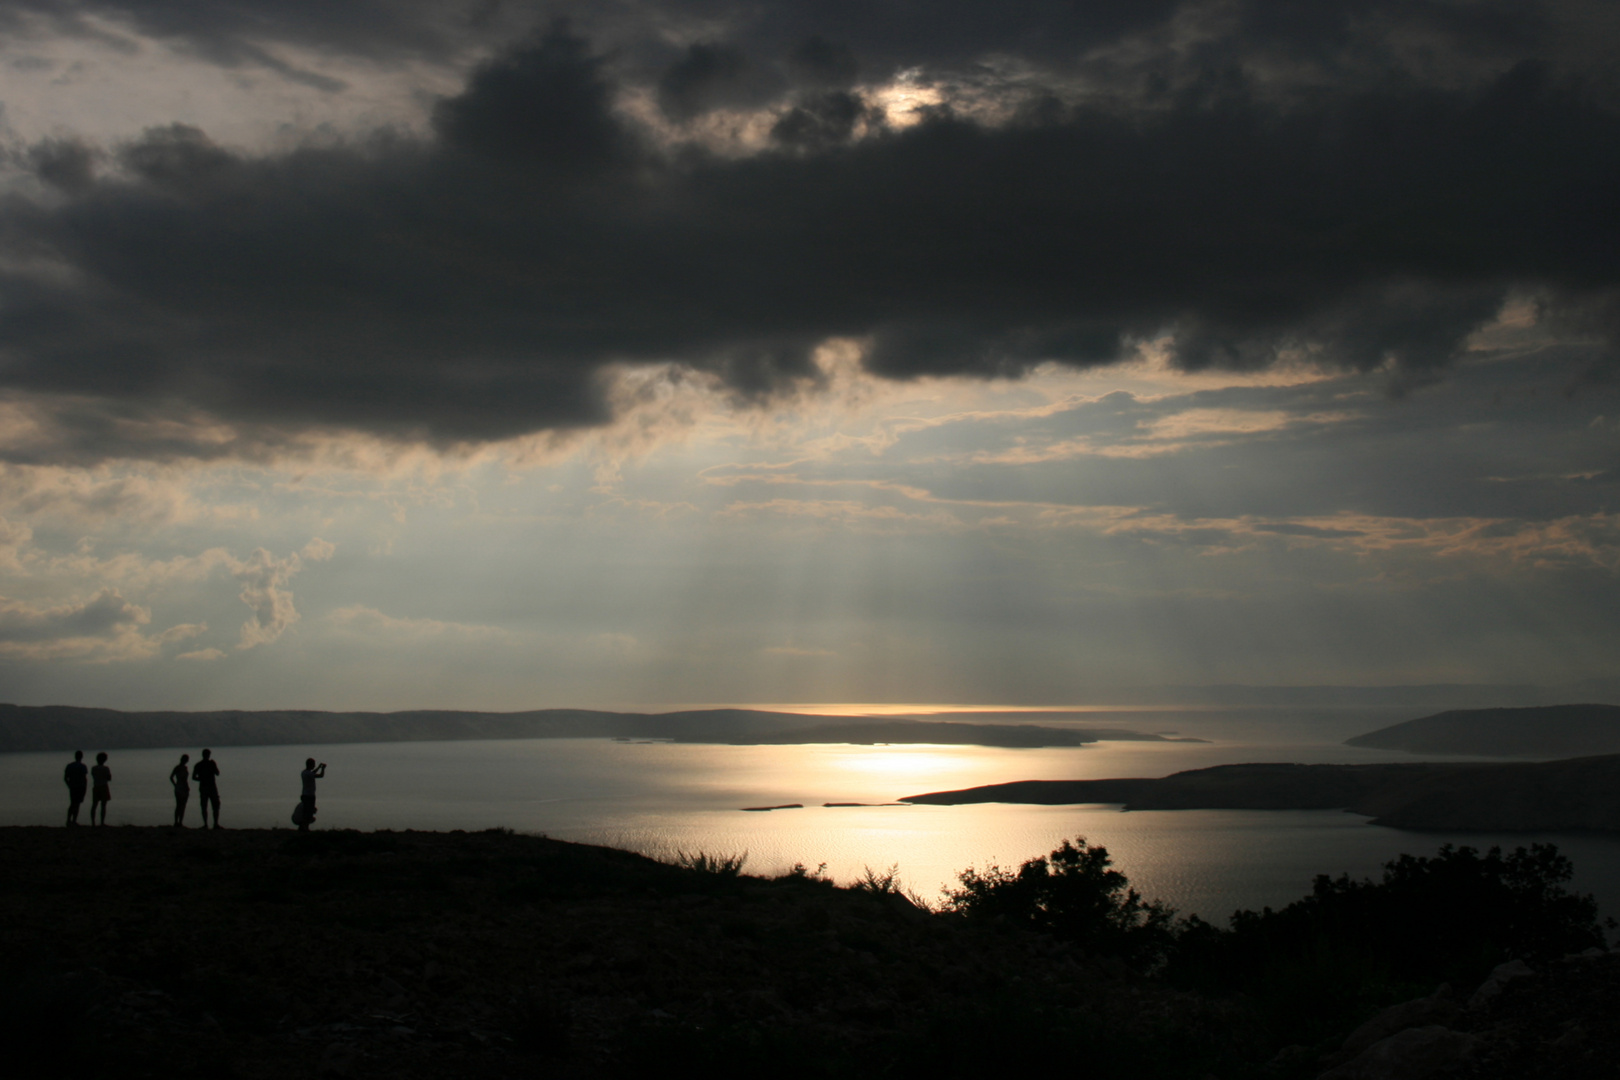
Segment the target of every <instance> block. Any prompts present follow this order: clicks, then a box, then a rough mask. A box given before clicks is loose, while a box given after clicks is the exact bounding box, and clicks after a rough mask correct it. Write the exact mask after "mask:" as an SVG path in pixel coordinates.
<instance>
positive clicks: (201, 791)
mask: <svg viewBox="0 0 1620 1080" xmlns="http://www.w3.org/2000/svg"><path fill="white" fill-rule="evenodd" d="M191 778H192V779H193V780H195V781H197V809H199V810H201V811H202V819H203V828H205V829H206V828H208V808H209V807H210V806H212V807H213V808H214V828H216V829H217V828H219V763H218V762H216V761H215V760H214V752H213V751H212V750H204V751H203V752H202V760H201V761H199V762H197V767H196V768H195V769H192V770H191Z"/></svg>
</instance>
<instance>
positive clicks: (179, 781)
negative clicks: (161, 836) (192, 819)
mask: <svg viewBox="0 0 1620 1080" xmlns="http://www.w3.org/2000/svg"><path fill="white" fill-rule="evenodd" d="M190 760H191V755H190V754H181V755H180V764H178V765H176V766H175V767H174V768H172V769H170V770H169V786H170V787H172V788H174V827H175V828H177V829H179V828H182V827H183V826H184V825H185V823H186V803H187V802H188V801H190V799H191V781H190V777H191V770H190V769H188V768H186V763H187V762H188V761H190Z"/></svg>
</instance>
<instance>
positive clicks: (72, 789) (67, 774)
mask: <svg viewBox="0 0 1620 1080" xmlns="http://www.w3.org/2000/svg"><path fill="white" fill-rule="evenodd" d="M62 783H64V784H66V785H67V789H68V817H67V823H68V824H69V825H77V824H78V823H79V807H80V806H82V805H84V793H85V791H86V789H88V788H89V787H90V766H88V765H86V764H85V763H84V751H83V750H75V751H73V760H72V761H70V762H68V763H67V768H65V769H63V770H62Z"/></svg>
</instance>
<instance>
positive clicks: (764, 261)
mask: <svg viewBox="0 0 1620 1080" xmlns="http://www.w3.org/2000/svg"><path fill="white" fill-rule="evenodd" d="M492 10H495V9H492ZM557 10H558V11H561V10H562V9H557ZM1584 11H1585V8H1583V7H1582V6H1580V5H1563V4H1547V5H1541V6H1526V5H1497V4H1491V3H1483V4H1459V5H1453V4H1445V5H1382V4H1376V3H1372V4H1343V5H1324V6H1321V7H1320V8H1318V7H1316V6H1313V7H1312V9H1311V14H1310V15H1304V14H1301V13H1299V12H1297V11H1296V10H1295V9H1294V7H1293V6H1292V5H1276V6H1274V5H1269V4H1264V3H1251V4H1238V5H1203V4H1195V3H1189V4H1161V5H1152V4H1149V5H1139V4H1131V5H1108V4H1104V5H1096V6H1094V7H1088V8H1082V9H1073V8H1071V6H1070V5H1043V4H1035V5H1029V6H1027V8H1021V9H1017V10H1014V11H1013V12H1012V13H1010V14H1009V13H1008V12H1007V11H1006V10H1005V8H1004V7H1003V6H1000V5H994V6H993V5H987V4H986V5H981V4H972V3H960V4H948V5H944V6H943V7H941V8H940V9H939V10H934V8H933V6H932V5H930V8H929V10H928V11H927V12H923V11H921V10H920V9H914V8H913V7H912V6H910V5H906V4H894V3H891V4H878V5H861V6H859V7H858V8H857V9H852V10H849V11H844V10H842V9H838V8H833V9H827V8H826V7H825V6H824V5H804V6H802V7H800V6H796V5H791V4H789V5H782V6H780V8H775V7H773V8H772V9H770V10H767V11H765V12H763V13H761V12H757V11H754V10H753V9H751V8H744V7H733V6H730V5H726V4H678V3H677V4H657V5H654V4H645V5H642V4H621V5H610V6H608V7H607V8H606V10H604V11H599V12H595V13H594V14H579V17H578V18H577V19H576V20H575V21H573V22H568V21H565V20H562V19H557V20H555V21H553V18H552V16H553V14H554V12H552V11H550V10H549V9H543V8H525V9H523V15H522V17H521V18H519V17H518V16H517V15H515V14H514V13H513V12H512V11H505V12H504V13H500V12H499V11H498V10H497V13H496V14H488V13H486V14H485V15H484V16H483V17H482V21H480V17H479V16H478V13H477V12H476V11H474V10H473V9H470V8H469V9H466V10H463V11H459V12H458V11H457V10H456V9H454V8H451V9H443V10H441V9H439V8H438V7H437V6H432V5H423V6H420V7H418V6H413V5H402V6H394V5H369V4H352V5H345V4H336V5H284V4H267V5H264V6H263V7H262V8H259V7H255V6H254V5H227V6H219V5H205V4H189V3H173V4H152V5H147V4H131V5H127V6H126V5H119V4H112V3H106V4H97V3H63V4H49V3H43V2H39V3H24V4H18V5H12V9H11V15H10V18H11V19H12V20H13V22H14V24H15V25H17V26H19V27H23V28H27V29H29V30H30V31H31V32H33V33H34V34H36V35H41V36H44V35H50V34H55V35H66V36H69V37H72V36H73V35H79V36H81V37H90V38H93V39H94V40H96V41H100V40H103V39H105V38H106V36H107V35H115V36H116V35H122V36H121V37H118V41H120V42H123V43H124V44H122V45H118V46H116V47H118V48H129V49H142V48H158V47H164V48H171V49H172V48H183V49H185V50H189V51H190V54H191V55H193V56H194V57H195V58H199V59H200V60H201V61H205V62H209V63H213V64H215V65H219V66H223V67H226V68H230V69H232V70H239V69H244V68H252V69H254V70H256V71H258V72H259V75H258V77H260V78H281V79H297V78H302V77H303V76H302V75H300V74H299V73H300V72H303V71H304V69H303V68H302V67H299V66H298V63H301V62H302V61H299V62H297V63H295V60H294V59H291V58H293V57H297V56H303V55H305V54H307V55H308V60H309V63H311V64H313V63H315V62H316V61H320V62H321V63H324V64H326V65H327V66H328V67H331V66H332V65H334V64H340V62H341V63H348V64H350V65H353V66H355V70H357V71H358V70H360V67H361V66H362V65H363V66H364V67H365V69H366V70H368V71H369V70H374V69H378V68H382V69H387V68H388V67H389V66H390V65H395V66H397V65H401V64H405V63H407V62H411V63H426V62H432V63H437V64H440V65H450V66H455V65H459V67H455V70H456V71H458V72H459V74H458V76H457V77H458V78H459V80H460V84H461V85H460V88H459V89H458V90H454V91H453V92H449V93H446V94H427V95H423V97H422V100H421V102H420V111H421V115H422V124H421V127H420V129H419V130H415V131H412V130H399V129H391V130H377V131H372V132H367V131H365V130H363V129H358V130H357V129H351V130H350V131H349V132H348V133H346V134H343V135H341V136H334V135H328V136H324V137H323V136H320V135H319V133H312V134H311V135H310V137H309V138H307V139H303V140H297V139H295V140H294V141H293V142H292V143H291V144H284V145H276V146H252V145H247V146H242V145H229V144H226V143H222V142H220V141H217V140H216V139H214V138H213V137H212V136H211V135H210V133H209V132H208V131H206V130H204V129H203V128H201V127H199V126H197V125H195V124H191V123H185V122H180V121H171V122H167V123H164V122H154V123H151V124H149V125H147V126H145V127H144V128H143V129H141V130H134V131H129V132H128V133H127V134H126V135H125V136H124V137H122V138H116V139H111V140H99V141H96V142H93V143H92V142H90V141H88V140H86V139H83V138H80V137H77V136H76V135H75V134H74V132H73V131H71V130H69V129H65V128H64V129H62V130H59V131H57V132H55V133H54V134H51V135H49V136H48V137H45V138H41V139H37V140H34V141H32V142H29V141H26V140H24V141H21V142H18V143H17V144H16V145H15V146H14V147H13V151H12V158H13V161H14V167H15V168H16V169H17V170H22V171H23V172H24V173H26V175H21V176H18V177H16V178H15V182H14V183H13V185H12V187H13V193H12V194H11V196H10V197H9V198H8V200H7V202H6V203H5V205H4V207H3V208H0V230H3V235H4V236H5V237H6V248H7V251H8V253H9V254H8V258H7V260H6V264H5V266H4V269H3V272H0V273H3V276H0V291H3V309H0V355H3V356H4V358H5V359H4V363H3V365H0V390H3V391H4V392H5V393H6V394H8V395H9V396H10V397H11V398H12V400H13V401H17V402H24V403H26V408H27V409H28V410H29V411H30V413H31V415H32V416H33V417H34V418H35V420H34V422H33V423H32V425H31V426H30V427H29V428H28V429H27V430H25V431H10V430H8V432H7V433H6V435H5V438H4V446H3V450H4V453H5V454H6V455H7V456H8V457H9V458H10V459H11V460H14V461H33V462H48V461H80V462H88V461H95V460H101V459H105V458H109V457H152V458H160V459H162V458H172V457H175V456H200V457H211V456H219V455H235V456H261V457H262V456H263V455H265V454H266V453H273V452H274V451H275V449H276V448H277V447H278V446H279V445H281V444H282V443H283V442H284V440H286V439H287V438H288V437H289V436H290V434H291V433H296V432H300V431H308V430H311V429H321V430H358V431H363V432H369V433H374V434H379V435H382V436H385V437H387V438H391V439H402V440H414V439H427V440H430V441H433V442H435V443H438V444H449V443H478V442H482V441H488V440H500V439H505V438H510V437H514V436H519V435H524V434H529V433H534V432H537V431H544V430H548V429H568V428H574V427H579V426H589V425H597V424H602V423H605V422H607V421H609V420H610V419H611V418H612V416H613V412H614V407H613V403H612V400H611V394H610V393H609V390H608V382H609V380H608V378H607V376H606V374H605V373H606V372H607V371H609V370H610V368H614V367H617V366H623V365H631V366H635V365H652V364H671V363H673V364H676V365H679V366H680V367H683V368H685V369H688V370H695V371H699V372H705V373H710V374H712V375H713V376H715V377H718V378H719V379H720V380H722V381H723V382H724V384H725V385H726V386H728V387H730V388H731V389H732V390H733V391H734V392H736V393H737V394H739V395H741V396H742V397H744V398H751V399H762V398H763V399H768V398H770V397H772V396H773V395H776V394H778V393H780V392H783V391H787V390H802V389H805V388H806V387H810V386H813V385H814V384H815V382H816V380H817V377H818V376H817V369H816V367H815V365H814V364H813V363H812V361H811V357H812V355H813V353H814V351H815V349H816V348H817V347H818V346H821V345H823V344H824V343H826V342H828V341H830V340H832V339H849V340H855V341H858V342H860V343H861V350H862V359H863V363H864V364H865V366H866V367H867V369H868V370H870V371H872V372H874V373H877V374H879V375H882V376H885V377H890V378H910V377H916V376H920V375H939V374H965V375H975V376H990V375H1016V374H1018V373H1020V372H1023V371H1026V370H1028V369H1029V368H1030V367H1032V366H1034V365H1036V364H1038V363H1041V362H1045V361H1056V362H1059V363H1063V364H1070V365H1077V366H1085V365H1096V364H1106V363H1110V362H1113V361H1116V360H1118V359H1121V358H1124V357H1128V356H1131V355H1134V352H1135V351H1136V350H1137V349H1138V348H1139V347H1140V345H1141V344H1142V343H1143V342H1147V341H1154V340H1161V339H1163V340H1165V341H1167V342H1168V345H1167V347H1168V349H1169V351H1170V353H1171V355H1172V356H1173V357H1174V360H1175V362H1176V363H1177V364H1179V365H1181V366H1182V367H1184V368H1187V369H1200V368H1207V367H1215V368H1226V369H1237V370H1249V369H1255V368H1263V367H1265V366H1268V365H1270V364H1272V363H1274V362H1276V361H1277V360H1278V358H1280V357H1295V358H1297V357H1301V356H1303V357H1306V358H1309V359H1311V360H1314V361H1316V362H1319V363H1323V364H1327V365H1336V366H1341V367H1344V368H1348V369H1352V370H1361V371H1367V370H1373V369H1392V370H1393V371H1395V372H1396V373H1397V376H1398V378H1404V380H1405V381H1406V382H1410V381H1412V380H1413V379H1418V380H1421V379H1423V378H1427V377H1430V376H1431V375H1432V373H1434V372H1435V371H1437V370H1439V369H1443V368H1444V367H1445V366H1446V365H1448V364H1450V363H1452V362H1453V361H1454V360H1455V359H1456V357H1457V356H1458V355H1459V353H1460V351H1461V350H1462V348H1463V343H1464V342H1465V341H1466V339H1467V338H1468V336H1469V335H1470V334H1472V333H1474V332H1476V331H1477V330H1479V329H1480V328H1481V327H1482V326H1484V325H1486V324H1487V323H1489V322H1490V321H1491V320H1492V319H1493V317H1494V316H1496V315H1497V314H1498V312H1499V311H1500V310H1501V309H1502V307H1503V305H1504V303H1505V302H1506V301H1507V300H1508V299H1509V298H1510V297H1530V298H1533V299H1534V301H1535V303H1536V304H1537V305H1538V311H1539V317H1540V319H1541V320H1542V323H1543V325H1544V326H1545V327H1546V328H1547V329H1548V330H1549V332H1551V333H1555V334H1560V335H1562V336H1564V337H1566V338H1578V339H1579V340H1580V341H1581V342H1582V344H1583V346H1584V347H1585V348H1587V349H1588V350H1589V352H1590V363H1591V365H1592V368H1593V370H1594V371H1603V370H1607V369H1608V367H1609V366H1610V365H1612V363H1613V356H1614V351H1613V350H1614V335H1615V333H1616V327H1617V319H1620V315H1617V311H1620V308H1617V306H1616V305H1617V303H1620V301H1617V299H1616V297H1617V295H1620V293H1617V289H1620V245H1616V244H1615V243H1614V242H1613V238H1614V236H1615V235H1616V234H1617V231H1620V195H1617V192H1620V183H1617V180H1620V112H1617V111H1616V108H1615V105H1616V99H1615V98H1614V96H1613V95H1612V94H1611V93H1610V88H1609V86H1608V85H1607V83H1606V82H1605V81H1604V78H1603V72H1604V71H1605V68H1604V67H1603V66H1602V65H1601V64H1600V63H1598V62H1596V61H1595V59H1594V53H1593V52H1592V42H1591V40H1590V39H1591V36H1592V34H1593V33H1597V34H1599V35H1602V34H1609V35H1610V37H1611V38H1612V37H1613V30H1612V27H1611V26H1610V23H1612V20H1605V19H1603V18H1601V17H1600V14H1596V13H1595V14H1593V15H1592V16H1591V18H1590V19H1589V20H1587V21H1586V23H1585V24H1582V23H1581V19H1580V16H1581V15H1582V13H1583V12H1584ZM497 15H498V17H497ZM525 24H526V25H525ZM1572 25H1583V26H1584V28H1585V29H1586V31H1587V32H1586V33H1585V34H1584V35H1582V36H1581V37H1582V40H1580V41H1577V40H1575V38H1576V36H1577V35H1575V34H1574V33H1573V32H1572V30H1571V26H1572ZM500 30H504V31H505V32H507V33H516V34H520V35H521V36H519V37H517V38H516V39H513V40H491V39H490V37H491V35H493V34H496V32H497V31H500ZM108 40H110V39H108ZM106 47H107V48H114V47H115V46H113V45H107V46H106ZM278 58H279V59H278ZM334 70H335V68H334ZM1375 75H1376V77H1375ZM331 79H332V84H331V85H330V86H326V87H325V88H324V89H323V90H322V91H321V92H322V93H324V94H326V95H327V96H329V97H332V98H334V99H341V98H342V97H343V95H344V93H345V90H344V85H343V80H341V79H338V78H336V77H335V76H333V77H331ZM306 81H307V80H306ZM152 119H153V120H154V121H157V120H159V119H160V118H157V117H153V118H152ZM30 176H31V177H32V178H33V179H32V181H30V180H29V179H28V177H30ZM221 424H223V425H229V427H230V430H229V432H228V435H227V436H226V437H214V436H215V434H216V432H217V428H218V426H219V425H221Z"/></svg>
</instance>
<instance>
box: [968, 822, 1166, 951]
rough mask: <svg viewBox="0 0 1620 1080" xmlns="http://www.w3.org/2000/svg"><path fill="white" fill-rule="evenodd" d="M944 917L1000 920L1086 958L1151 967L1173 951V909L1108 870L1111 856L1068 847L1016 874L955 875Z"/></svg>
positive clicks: (1079, 842)
mask: <svg viewBox="0 0 1620 1080" xmlns="http://www.w3.org/2000/svg"><path fill="white" fill-rule="evenodd" d="M957 880H959V881H960V882H961V883H962V887H961V888H959V889H951V890H947V892H946V901H945V910H946V911H951V912H956V913H959V914H961V915H964V916H966V917H967V918H969V919H971V920H975V921H997V922H1003V923H1009V924H1014V925H1019V926H1024V927H1027V928H1029V929H1034V930H1039V931H1042V932H1044V933H1047V934H1051V935H1052V936H1054V937H1058V938H1062V939H1063V940H1065V941H1072V942H1075V943H1076V944H1078V945H1080V946H1081V947H1083V948H1084V949H1085V950H1086V951H1087V952H1089V953H1093V954H1097V955H1103V956H1117V957H1119V958H1121V959H1123V960H1126V961H1129V962H1131V963H1134V964H1137V965H1138V966H1141V967H1151V966H1153V965H1154V964H1155V963H1156V962H1157V961H1158V960H1159V959H1160V958H1161V957H1162V956H1163V955H1164V954H1165V952H1166V951H1167V950H1168V949H1169V948H1170V947H1171V946H1172V945H1173V943H1174V936H1173V934H1172V932H1171V927H1172V923H1173V921H1174V919H1175V910H1174V909H1173V908H1170V907H1168V906H1167V905H1165V904H1162V903H1160V902H1159V901H1157V900H1143V899H1142V897H1141V895H1140V894H1139V893H1138V892H1137V891H1136V890H1135V889H1133V888H1131V887H1130V882H1129V881H1127V880H1126V878H1125V875H1124V874H1122V873H1120V872H1119V871H1118V870H1115V869H1113V868H1112V865H1111V860H1110V859H1109V857H1108V849H1107V848H1105V847H1101V846H1091V847H1087V846H1086V840H1085V837H1083V836H1082V837H1076V843H1074V844H1071V843H1069V841H1067V840H1065V841H1063V843H1062V844H1061V845H1060V846H1059V847H1058V848H1057V850H1056V851H1053V852H1052V853H1051V854H1050V855H1045V856H1042V857H1039V858H1035V859H1030V860H1028V861H1027V862H1025V863H1024V864H1023V865H1022V866H1020V867H1019V868H1018V869H1017V870H1004V869H1002V868H1001V867H999V866H995V865H992V866H989V867H987V868H985V869H984V870H975V869H972V868H969V869H967V870H964V871H962V872H961V873H960V874H958V875H957Z"/></svg>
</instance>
